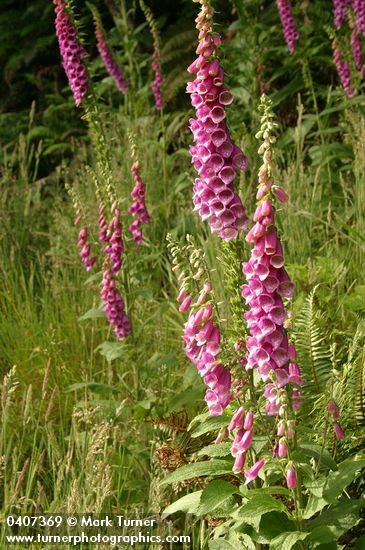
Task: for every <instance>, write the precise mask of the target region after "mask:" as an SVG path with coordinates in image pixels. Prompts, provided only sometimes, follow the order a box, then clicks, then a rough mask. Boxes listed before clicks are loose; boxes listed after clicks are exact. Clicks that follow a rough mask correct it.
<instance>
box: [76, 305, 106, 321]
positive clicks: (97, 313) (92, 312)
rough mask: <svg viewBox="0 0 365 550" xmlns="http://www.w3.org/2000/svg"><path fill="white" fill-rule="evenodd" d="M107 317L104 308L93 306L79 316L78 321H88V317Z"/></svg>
mask: <svg viewBox="0 0 365 550" xmlns="http://www.w3.org/2000/svg"><path fill="white" fill-rule="evenodd" d="M100 317H105V313H104V311H103V309H102V308H91V309H89V310H88V311H87V312H86V313H84V315H82V316H81V317H79V318H78V321H86V320H87V319H98V318H100Z"/></svg>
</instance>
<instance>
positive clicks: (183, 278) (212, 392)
mask: <svg viewBox="0 0 365 550" xmlns="http://www.w3.org/2000/svg"><path fill="white" fill-rule="evenodd" d="M168 240H169V248H170V252H171V255H172V257H173V260H172V263H173V269H174V271H176V272H177V274H178V280H179V282H180V289H179V293H178V296H177V301H178V302H179V303H180V306H179V311H181V312H184V313H186V312H188V311H189V315H188V319H187V321H186V322H185V324H184V334H183V336H182V339H183V340H184V343H185V353H186V355H187V357H188V358H189V359H190V361H191V362H192V363H193V365H195V366H196V368H197V370H198V372H199V374H200V376H201V377H202V378H203V380H204V382H205V384H206V385H207V386H208V389H207V391H206V394H205V401H206V403H207V405H208V408H209V414H210V416H219V415H221V414H222V413H223V411H224V409H225V408H226V407H227V406H228V404H229V403H230V401H231V398H232V396H231V374H230V371H229V370H227V369H226V368H225V367H224V366H223V364H222V362H221V361H220V360H219V354H220V351H221V333H220V329H219V326H218V324H217V323H216V322H215V320H214V307H213V305H214V296H213V290H212V285H211V282H210V280H209V274H208V272H207V270H206V268H205V267H202V266H201V265H200V264H201V257H202V253H201V251H199V250H197V249H195V248H193V246H192V245H188V246H187V247H186V251H187V253H188V255H189V257H188V265H189V269H193V270H194V271H195V270H196V271H195V272H194V271H192V274H191V275H190V276H189V275H186V273H185V272H184V271H183V268H182V265H181V259H180V258H179V256H180V253H181V251H180V249H179V247H178V246H177V245H176V244H175V243H174V242H173V241H172V239H171V237H170V236H168ZM204 275H205V278H206V280H205V282H204V284H203V285H202V287H200V286H199V281H200V279H201V278H202V277H203V276H204ZM192 284H194V286H195V290H196V291H197V292H196V293H197V299H196V301H195V303H193V297H192V291H191V288H190V287H191V285H192ZM198 292H199V294H198Z"/></svg>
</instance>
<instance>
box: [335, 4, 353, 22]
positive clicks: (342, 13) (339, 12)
mask: <svg viewBox="0 0 365 550" xmlns="http://www.w3.org/2000/svg"><path fill="white" fill-rule="evenodd" d="M351 1H352V0H332V3H333V19H334V21H335V25H336V28H337V29H340V28H341V26H342V23H343V22H344V20H345V17H346V12H347V9H348V8H349V7H350V6H351Z"/></svg>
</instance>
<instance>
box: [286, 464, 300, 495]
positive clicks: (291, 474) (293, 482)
mask: <svg viewBox="0 0 365 550" xmlns="http://www.w3.org/2000/svg"><path fill="white" fill-rule="evenodd" d="M286 484H287V486H288V489H294V487H296V486H297V484H298V480H297V474H296V471H295V469H294V466H293V465H292V464H290V465H289V468H288V471H287V474H286Z"/></svg>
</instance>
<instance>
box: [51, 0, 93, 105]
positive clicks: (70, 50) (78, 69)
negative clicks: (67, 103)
mask: <svg viewBox="0 0 365 550" xmlns="http://www.w3.org/2000/svg"><path fill="white" fill-rule="evenodd" d="M53 3H54V4H55V5H56V8H55V13H56V20H55V24H56V35H57V39H58V44H59V48H60V53H61V56H62V59H63V67H64V69H65V73H66V76H67V79H68V83H69V85H70V88H71V91H72V93H73V96H74V100H75V104H76V106H77V107H78V106H79V105H81V102H82V100H83V98H84V96H85V95H86V93H87V89H88V75H87V71H86V67H85V65H84V63H83V62H82V58H83V57H84V56H85V55H86V51H85V49H84V47H83V46H82V45H81V44H80V42H79V41H78V38H77V30H76V27H75V25H74V23H73V22H72V21H71V18H70V15H69V14H68V13H67V9H66V4H65V2H64V0H53Z"/></svg>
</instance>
